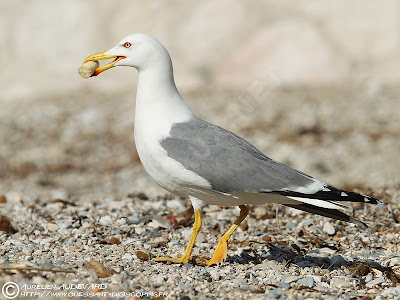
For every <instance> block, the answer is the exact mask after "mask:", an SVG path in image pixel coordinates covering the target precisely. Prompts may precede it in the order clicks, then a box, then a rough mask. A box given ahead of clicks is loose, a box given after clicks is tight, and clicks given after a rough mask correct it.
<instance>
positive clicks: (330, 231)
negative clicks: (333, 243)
mask: <svg viewBox="0 0 400 300" xmlns="http://www.w3.org/2000/svg"><path fill="white" fill-rule="evenodd" d="M322 230H323V231H324V232H325V233H327V234H329V235H334V234H335V233H336V230H335V227H334V226H333V225H332V223H330V222H325V224H324V227H323V228H322Z"/></svg>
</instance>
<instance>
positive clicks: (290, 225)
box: [285, 222, 297, 229]
mask: <svg viewBox="0 0 400 300" xmlns="http://www.w3.org/2000/svg"><path fill="white" fill-rule="evenodd" d="M285 227H286V228H287V229H295V228H296V227H297V223H293V222H289V223H287V224H286V226H285Z"/></svg>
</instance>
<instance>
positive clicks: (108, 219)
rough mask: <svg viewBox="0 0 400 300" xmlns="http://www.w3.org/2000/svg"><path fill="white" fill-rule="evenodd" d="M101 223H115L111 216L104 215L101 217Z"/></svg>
mask: <svg viewBox="0 0 400 300" xmlns="http://www.w3.org/2000/svg"><path fill="white" fill-rule="evenodd" d="M99 223H100V224H101V225H113V224H114V221H113V219H112V218H111V217H110V216H103V217H101V218H100V220H99Z"/></svg>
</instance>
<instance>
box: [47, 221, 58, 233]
mask: <svg viewBox="0 0 400 300" xmlns="http://www.w3.org/2000/svg"><path fill="white" fill-rule="evenodd" d="M46 227H47V230H48V231H52V232H55V231H57V230H58V229H60V227H58V225H57V224H53V223H48V224H47V225H46Z"/></svg>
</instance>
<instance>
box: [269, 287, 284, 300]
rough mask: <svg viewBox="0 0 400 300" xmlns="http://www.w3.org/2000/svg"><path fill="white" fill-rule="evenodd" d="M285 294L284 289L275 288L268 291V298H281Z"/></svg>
mask: <svg viewBox="0 0 400 300" xmlns="http://www.w3.org/2000/svg"><path fill="white" fill-rule="evenodd" d="M282 295H283V290H282V289H275V290H272V291H270V292H269V293H268V295H267V298H269V299H279V298H280V297H281V296H282Z"/></svg>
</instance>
